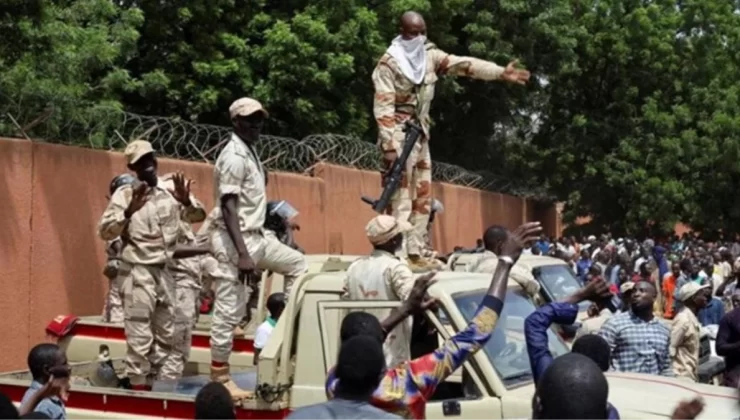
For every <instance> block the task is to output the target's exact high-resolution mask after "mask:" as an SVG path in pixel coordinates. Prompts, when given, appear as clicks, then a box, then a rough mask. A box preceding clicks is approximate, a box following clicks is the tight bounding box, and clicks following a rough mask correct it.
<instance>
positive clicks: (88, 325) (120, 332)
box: [57, 254, 360, 367]
mask: <svg viewBox="0 0 740 420" xmlns="http://www.w3.org/2000/svg"><path fill="white" fill-rule="evenodd" d="M358 258H360V256H358V255H328V254H313V255H306V262H307V265H308V268H307V273H309V274H310V273H321V272H335V271H345V270H346V269H347V267H349V264H351V263H352V261H355V260H356V259H358ZM261 281H262V284H263V285H264V287H261V288H260V290H261V291H262V293H260V296H259V298H258V302H257V311H256V315H255V316H254V320H260V321H261V320H264V319H265V317H266V316H267V315H266V313H265V303H266V302H267V298H268V297H269V296H270V293H273V292H276V291H282V290H283V277H282V276H281V275H279V274H274V273H263V275H262V280H261ZM210 324H211V316H210V315H201V316H200V318H199V319H198V324H197V325H196V327H195V329H194V330H193V334H192V340H191V353H190V360H191V361H192V362H195V363H201V364H206V365H207V364H208V363H210V360H211V350H210V344H209V340H210ZM254 324H256V322H253V323H252V324H250V326H248V327H247V328H246V330H247V335H246V336H245V337H235V338H234V350H235V351H234V352H233V353H232V355H231V359H230V360H229V363H230V364H231V365H232V366H235V367H240V366H241V367H248V366H253V365H254V355H253V354H254V347H253V345H254V341H253V338H254V337H253V336H252V335H251V334H250V332H253V331H254V329H255V328H256V325H254ZM57 344H59V346H60V347H62V348H63V349H64V350H65V351H66V352H67V359H68V360H69V361H70V362H72V363H74V362H89V361H91V360H95V359H96V358H97V356H98V354H99V352H100V346H101V345H106V346H107V349H108V352H109V354H110V357H112V358H114V359H115V358H123V357H124V356H125V354H126V336H125V333H124V329H123V323H110V322H103V321H102V320H101V318H100V317H99V316H86V317H80V318H79V320H78V321H77V323H76V324H75V326H74V327H73V328H72V330H70V332H69V333H68V334H66V335H65V336H64V337H62V338H60V339H59V341H58V343H57Z"/></svg>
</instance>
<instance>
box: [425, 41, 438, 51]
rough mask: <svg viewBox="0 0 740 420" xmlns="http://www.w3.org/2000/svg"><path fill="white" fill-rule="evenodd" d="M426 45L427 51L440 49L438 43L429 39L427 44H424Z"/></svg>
mask: <svg viewBox="0 0 740 420" xmlns="http://www.w3.org/2000/svg"><path fill="white" fill-rule="evenodd" d="M424 47H425V49H426V50H427V51H429V50H436V49H438V48H437V45H436V44H435V43H434V42H428V41H427V43H426V44H424Z"/></svg>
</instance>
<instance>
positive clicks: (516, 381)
mask: <svg viewBox="0 0 740 420" xmlns="http://www.w3.org/2000/svg"><path fill="white" fill-rule="evenodd" d="M484 294H485V291H484V290H477V291H473V292H463V293H457V294H455V295H453V296H452V298H453V300H454V301H455V304H456V305H457V307H458V309H459V310H460V313H461V314H462V316H463V317H464V318H465V321H466V322H470V320H472V319H473V317H474V316H475V312H476V310H477V309H478V305H479V304H480V302H481V301H482V300H483V296H484ZM534 311H535V307H534V304H533V303H532V302H531V301H530V300H529V299H528V298H527V297H525V296H524V295H522V294H521V292H516V291H509V292H508V293H507V294H506V301H505V302H504V310H503V313H502V314H501V317H500V318H499V320H498V323H497V324H496V329H495V330H494V332H493V337H491V339H490V340H489V341H488V343H487V344H486V345H485V347H483V350H484V352H485V354H486V356H488V358H489V360H490V361H491V365H493V367H494V369H496V372H497V373H498V375H499V377H500V378H501V379H502V381H503V383H504V386H506V387H507V388H511V387H515V386H518V385H521V384H522V383H525V382H529V381H531V380H532V368H531V366H530V365H529V355H528V354H527V343H526V341H525V339H524V320H525V319H526V318H527V316H529V314H531V313H532V312H534ZM547 334H548V337H549V342H550V351H551V352H552V355H553V357H558V356H560V355H562V354H565V353H567V352H568V348H567V347H566V346H565V344H564V343H563V342H562V341H561V340H560V338H559V337H558V336H557V335H556V334H555V333H554V332H552V330H551V329H548V330H547Z"/></svg>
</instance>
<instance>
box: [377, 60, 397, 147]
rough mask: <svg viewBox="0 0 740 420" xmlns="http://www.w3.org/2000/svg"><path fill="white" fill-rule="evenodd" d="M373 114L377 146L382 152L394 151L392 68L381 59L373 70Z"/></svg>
mask: <svg viewBox="0 0 740 420" xmlns="http://www.w3.org/2000/svg"><path fill="white" fill-rule="evenodd" d="M372 79H373V86H374V88H375V97H374V99H373V114H374V115H375V122H376V123H377V124H378V146H379V147H380V150H381V151H382V152H383V153H391V152H396V146H398V145H396V144H394V142H393V133H394V131H395V130H396V117H395V113H396V87H395V85H394V75H393V70H392V69H391V68H390V67H388V64H386V63H384V62H383V61H381V62H380V63H378V65H377V67H375V70H374V71H373V75H372Z"/></svg>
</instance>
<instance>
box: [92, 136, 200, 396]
mask: <svg viewBox="0 0 740 420" xmlns="http://www.w3.org/2000/svg"><path fill="white" fill-rule="evenodd" d="M124 154H125V156H126V159H127V161H128V167H129V169H131V170H132V171H134V172H135V173H136V176H137V178H138V179H139V181H141V182H140V183H138V185H137V186H136V187H135V188H134V187H133V186H132V185H125V186H123V187H121V188H119V189H118V191H116V192H115V193H114V194H113V197H111V200H110V203H108V207H107V208H106V209H105V212H104V213H103V216H102V217H101V219H100V223H99V224H98V232H99V235H100V237H101V238H103V239H105V240H112V239H115V238H116V237H118V236H121V237H122V238H123V239H124V246H123V251H122V252H121V265H120V267H119V269H118V276H119V277H121V278H122V279H123V281H122V282H121V283H122V284H123V285H124V303H123V311H124V318H125V319H124V323H123V324H124V328H125V332H126V361H125V363H126V375H127V376H128V378H129V379H130V381H131V385H132V387H133V388H134V389H138V390H147V389H151V384H149V383H147V382H148V379H149V378H148V376H150V374H155V373H156V375H157V376H158V379H175V378H176V377H177V365H176V364H175V363H174V359H173V358H172V357H170V354H171V352H172V344H173V334H174V331H173V321H174V308H173V304H174V284H173V281H172V278H171V277H170V274H169V272H168V271H167V270H166V269H165V266H166V264H167V262H168V261H169V260H170V259H171V258H173V257H174V251H175V248H176V246H177V241H178V238H179V236H180V234H181V233H180V220H184V221H186V222H190V223H197V222H200V221H202V220H203V219H205V216H206V212H205V210H204V209H203V206H202V205H201V204H200V202H199V201H198V200H196V199H195V197H193V195H192V194H190V181H186V180H185V177H184V176H183V175H182V174H179V173H178V174H175V175H174V176H172V177H169V178H159V177H158V176H157V159H156V158H155V156H154V149H153V148H152V145H151V144H150V143H149V142H147V141H143V140H135V141H133V142H131V143H129V144H128V146H126V150H125V151H124Z"/></svg>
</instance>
